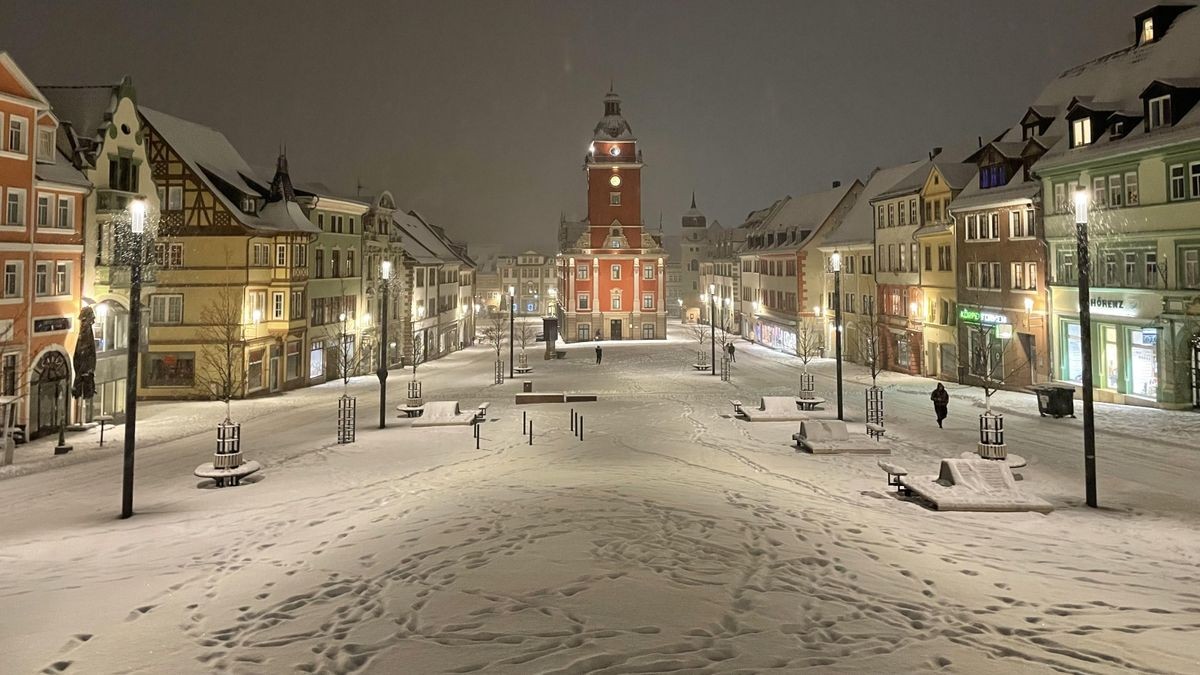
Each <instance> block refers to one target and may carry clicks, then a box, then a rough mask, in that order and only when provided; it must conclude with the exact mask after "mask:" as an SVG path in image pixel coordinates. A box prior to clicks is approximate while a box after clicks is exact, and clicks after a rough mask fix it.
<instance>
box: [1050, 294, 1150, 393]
mask: <svg viewBox="0 0 1200 675" xmlns="http://www.w3.org/2000/svg"><path fill="white" fill-rule="evenodd" d="M1054 290H1055V293H1054V317H1053V319H1054V330H1055V335H1056V340H1055V342H1056V344H1057V345H1058V349H1057V355H1056V356H1057V359H1056V362H1057V363H1056V373H1055V376H1056V377H1057V379H1059V380H1063V381H1066V382H1071V383H1074V384H1082V382H1083V331H1082V327H1081V326H1080V324H1079V311H1078V306H1079V305H1078V300H1077V299H1078V296H1079V294H1078V291H1075V290H1073V289H1070V290H1069V289H1060V288H1056V289H1054ZM1090 306H1091V313H1092V336H1091V337H1092V383H1093V386H1094V387H1095V400H1097V401H1105V402H1110V403H1132V404H1142V405H1158V404H1160V403H1162V402H1163V397H1162V387H1161V382H1162V380H1163V378H1164V376H1165V375H1166V372H1165V371H1166V370H1167V369H1170V368H1172V367H1173V364H1172V359H1170V358H1169V354H1167V353H1165V352H1164V351H1163V350H1162V345H1163V342H1164V340H1163V338H1164V335H1163V332H1164V325H1163V323H1162V322H1161V321H1160V320H1159V314H1160V311H1161V308H1162V299H1161V296H1159V295H1158V294H1157V293H1154V292H1151V291H1142V292H1139V291H1136V290H1122V291H1093V292H1092V297H1091V303H1090Z"/></svg>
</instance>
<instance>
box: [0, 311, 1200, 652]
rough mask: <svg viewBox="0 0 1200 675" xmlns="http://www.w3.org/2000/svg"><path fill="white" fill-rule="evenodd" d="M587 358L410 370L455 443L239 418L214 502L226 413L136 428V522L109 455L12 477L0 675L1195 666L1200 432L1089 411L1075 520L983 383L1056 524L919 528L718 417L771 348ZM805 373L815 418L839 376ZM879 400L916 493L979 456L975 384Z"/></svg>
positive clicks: (289, 411) (1007, 518)
mask: <svg viewBox="0 0 1200 675" xmlns="http://www.w3.org/2000/svg"><path fill="white" fill-rule="evenodd" d="M673 330H675V329H673ZM679 333H680V335H681V336H682V332H681V331H679ZM603 345H604V348H605V349H604V364H603V365H602V366H599V367H597V366H595V365H594V363H593V361H594V355H593V347H592V345H582V346H572V347H567V350H568V352H569V354H568V358H567V359H565V360H562V361H551V362H545V361H542V360H540V353H535V352H531V356H530V362H531V364H532V365H533V366H534V368H535V371H534V373H533V374H532V375H530V376H529V377H527V378H518V380H517V381H513V382H506V383H505V384H504V385H503V386H501V387H496V386H493V385H491V359H492V358H493V356H492V353H491V352H490V350H489V349H488V348H487V347H476V348H474V349H471V350H468V351H466V352H461V353H458V354H454V355H451V356H450V357H447V358H446V359H443V360H441V361H438V362H435V363H431V364H427V365H426V366H423V367H422V369H421V377H422V380H424V382H425V393H426V398H427V399H440V398H455V399H458V400H460V401H461V402H462V403H463V405H464V407H465V406H467V405H471V406H472V407H473V405H474V404H477V403H478V402H481V401H491V402H492V408H491V414H490V415H489V417H490V418H491V419H490V420H489V422H488V423H487V424H485V425H484V426H483V427H482V429H483V442H482V449H481V450H478V451H477V450H475V446H474V443H473V439H472V438H471V432H470V428H469V427H462V428H444V429H410V428H404V427H403V426H402V424H401V423H400V422H398V421H394V422H393V423H392V426H391V427H389V428H388V429H386V430H378V429H375V428H374V427H375V424H374V422H375V421H376V420H377V419H378V408H377V407H376V405H377V403H376V401H377V398H376V396H377V391H376V389H375V387H374V381H373V378H363V379H361V380H359V381H357V382H355V383H353V384H352V385H351V390H352V391H353V392H355V393H358V394H359V396H360V398H359V415H360V417H359V419H360V425H359V427H360V428H359V440H358V442H357V443H355V444H353V445H350V446H337V445H335V444H334V443H333V440H334V431H335V421H334V420H335V403H334V399H335V398H336V396H337V395H338V394H339V392H340V389H341V388H340V386H331V385H326V386H323V387H319V388H313V389H310V390H306V391H303V392H297V393H295V394H289V395H287V396H284V397H279V398H275V399H264V400H261V401H259V402H247V403H245V404H241V405H240V406H239V409H237V410H235V416H240V418H241V419H243V420H245V422H246V424H245V430H244V436H245V439H246V440H245V449H246V453H247V455H248V456H249V457H250V458H252V459H257V460H259V461H261V462H263V464H264V466H265V468H264V471H263V473H262V478H261V479H260V480H258V481H256V482H254V483H252V484H250V485H244V486H242V487H238V488H231V489H224V490H216V489H211V488H208V487H207V486H206V485H205V484H203V483H201V482H199V481H198V480H197V479H195V478H193V477H192V476H191V470H192V469H193V468H194V467H195V465H197V464H199V463H201V462H203V461H207V459H208V457H209V453H211V448H212V438H211V434H212V432H211V424H212V423H214V422H215V421H216V420H218V419H219V418H220V416H221V415H222V411H221V410H220V408H219V407H214V406H196V405H194V404H191V405H189V404H156V405H154V406H147V407H146V409H147V410H148V411H150V412H148V413H147V415H148V418H147V419H148V420H151V421H148V422H147V426H146V427H145V428H146V429H147V434H148V437H147V442H148V443H150V445H149V447H146V448H145V449H143V450H142V451H141V452H140V453H139V457H138V485H137V495H136V504H137V512H138V515H136V516H135V517H134V518H132V519H130V520H127V521H121V520H117V519H116V518H115V516H116V514H117V512H118V507H119V504H120V472H121V466H120V459H119V451H117V450H109V449H108V447H107V444H106V448H105V450H103V451H97V450H88V449H84V450H77V451H76V453H75V455H76V457H74V458H73V459H72V460H71V461H70V462H69V463H64V464H62V465H61V466H59V465H53V466H51V465H50V464H47V463H45V462H40V463H39V462H38V461H37V458H35V457H30V456H28V455H26V456H24V457H23V458H22V459H23V460H24V461H23V464H24V465H25V466H27V467H30V468H28V469H27V470H25V473H26V475H21V476H17V477H12V478H8V479H6V480H3V481H0V506H2V507H3V509H4V513H6V514H7V516H6V517H5V518H4V519H3V520H2V521H0V571H2V572H3V573H2V574H0V654H3V659H2V665H0V672H4V673H8V672H12V673H36V672H40V671H42V670H43V669H45V670H46V672H52V673H53V672H67V673H73V672H78V673H108V672H122V673H156V674H157V673H212V672H230V673H277V672H278V673H283V672H318V673H354V672H376V673H436V672H457V673H464V672H480V673H592V672H596V673H618V672H621V673H628V672H688V673H716V672H744V673H751V672H763V671H773V672H796V671H802V670H805V669H811V670H813V671H814V672H818V671H819V672H830V671H834V672H883V671H885V670H886V671H894V670H898V671H915V670H921V671H924V670H940V671H944V672H963V673H977V672H997V673H1012V672H1022V673H1024V672H1034V673H1036V672H1052V671H1058V672H1070V673H1075V672H1124V671H1146V672H1179V673H1184V672H1197V671H1198V670H1200V583H1198V582H1200V535H1198V534H1197V532H1198V531H1200V530H1198V525H1200V497H1198V496H1197V495H1198V493H1200V489H1198V488H1197V485H1198V484H1200V450H1198V449H1197V447H1196V445H1197V442H1196V441H1195V439H1196V438H1197V437H1200V434H1198V433H1197V432H1200V416H1197V415H1194V414H1192V413H1171V412H1163V411H1157V410H1144V409H1129V408H1120V407H1115V406H1098V407H1097V409H1098V449H1099V474H1100V500H1101V503H1102V504H1103V506H1104V508H1102V509H1100V510H1092V509H1088V508H1086V507H1082V506H1080V503H1081V501H1082V499H1081V495H1082V492H1083V480H1082V451H1081V449H1080V431H1079V427H1080V423H1079V421H1078V420H1071V419H1063V420H1053V419H1049V418H1047V419H1042V418H1040V417H1038V416H1037V412H1036V404H1035V402H1034V401H1033V399H1032V398H1031V397H1029V396H1026V395H1022V394H1009V393H1005V394H1001V395H999V396H998V397H997V399H998V400H997V401H995V404H996V405H997V406H998V407H999V408H1001V409H1002V410H1003V411H1004V412H1005V413H1006V422H1007V424H1006V426H1007V430H1008V435H1009V437H1008V440H1009V444H1010V447H1011V449H1012V451H1014V452H1019V453H1020V454H1022V455H1024V456H1026V457H1027V458H1029V460H1030V464H1029V466H1028V467H1027V468H1026V469H1023V470H1022V471H1021V473H1022V474H1023V476H1024V481H1023V482H1022V485H1023V487H1024V489H1026V490H1028V491H1030V492H1033V493H1035V494H1038V495H1040V496H1042V497H1044V498H1046V499H1049V500H1050V501H1052V502H1053V503H1054V504H1055V505H1056V507H1057V510H1056V511H1055V512H1054V513H1052V514H1050V515H1048V516H1041V515H1034V514H963V513H937V512H933V511H929V510H926V509H924V508H922V507H920V506H918V505H916V504H912V503H907V502H902V501H899V500H897V499H896V498H895V497H894V496H893V495H892V494H891V493H889V492H888V491H887V490H886V489H885V486H884V476H883V474H882V472H880V471H879V470H878V469H877V468H876V467H875V460H874V458H870V457H843V456H821V457H814V456H810V455H803V454H798V453H796V452H795V451H794V449H793V448H792V447H790V445H789V440H790V439H789V437H790V435H791V433H792V432H793V431H795V427H796V424H795V423H777V424H762V423H760V424H748V423H744V422H739V421H734V420H731V419H729V417H728V412H729V410H730V406H729V404H728V399H730V398H735V397H737V398H741V399H742V400H745V401H749V400H751V399H753V398H754V397H755V396H756V395H761V394H771V393H788V392H791V391H793V390H794V388H795V383H796V379H797V377H796V376H797V373H798V372H799V366H798V364H797V363H796V362H795V360H794V359H791V358H788V357H786V356H783V355H780V354H777V353H774V352H770V351H768V350H766V349H763V348H761V347H757V346H751V345H747V344H742V343H739V350H738V354H737V355H738V362H737V363H736V364H735V366H734V371H733V382H732V383H722V382H720V381H719V378H714V377H712V376H710V375H705V374H698V373H695V372H694V371H693V370H692V369H691V366H690V364H691V362H692V360H694V359H693V352H694V349H693V346H692V345H690V344H687V341H686V338H682V337H681V339H680V340H679V341H675V342H671V343H667V344H654V345H647V344H620V343H614V342H605V343H603ZM539 346H540V345H539ZM815 369H816V371H817V374H818V380H817V386H818V390H819V392H818V393H819V394H820V395H823V396H825V397H826V398H830V399H832V398H833V386H832V379H831V377H830V375H831V373H832V371H833V364H832V363H831V362H828V361H822V362H820V363H818V364H816V366H815ZM848 376H849V380H848V383H847V386H846V396H847V411H848V414H849V415H850V416H852V417H860V416H861V409H862V396H863V394H862V388H863V384H862V383H863V382H865V379H864V374H863V373H862V371H861V370H860V369H857V368H853V367H851V368H849V369H848ZM521 379H530V380H533V381H534V383H535V386H536V387H537V389H538V390H541V391H561V390H568V391H581V392H590V393H597V394H599V395H600V397H601V400H600V401H599V402H596V403H582V404H575V407H576V409H577V410H579V411H582V413H583V414H584V416H585V427H586V440H585V441H582V442H580V441H578V440H575V439H574V438H573V437H572V435H571V433H570V430H569V428H568V425H569V414H568V408H569V406H567V405H539V406H525V407H522V408H517V407H516V406H514V405H513V403H512V394H513V392H515V391H518V390H519V388H520V380H521ZM405 380H406V376H402V375H401V374H399V373H393V374H392V377H391V379H390V380H389V384H390V390H391V393H390V398H391V401H392V405H395V403H398V402H399V400H400V398H401V396H402V392H403V389H404V382H405ZM881 383H882V384H884V385H885V386H886V388H887V412H888V428H889V430H890V431H891V432H892V433H893V434H894V435H895V437H896V438H895V441H894V444H895V448H896V450H895V457H894V459H895V460H896V461H898V462H899V463H901V464H904V465H906V466H908V467H909V469H910V470H914V471H916V472H919V473H921V472H934V471H935V470H936V466H937V459H938V458H940V457H943V456H957V455H958V453H959V452H960V451H962V450H966V449H970V448H971V447H972V446H973V443H974V439H975V434H976V432H975V425H976V414H977V412H978V410H979V409H981V406H982V400H981V395H980V394H979V393H978V392H977V391H973V390H968V389H964V388H959V387H951V395H952V400H951V417H950V419H949V420H948V423H947V429H945V430H939V429H937V428H936V426H935V425H934V423H933V416H932V411H931V409H930V404H929V400H928V392H929V389H930V388H931V385H930V384H929V383H928V382H927V381H924V380H921V379H918V378H909V377H903V376H899V375H887V376H885V377H884V378H882V379H881ZM522 410H525V411H526V412H528V413H529V414H530V415H531V417H532V419H533V420H534V424H535V430H536V433H535V437H534V444H533V445H532V446H530V445H527V439H525V438H523V437H522V436H521V433H520V432H521V422H520V413H521V411H522ZM389 419H391V420H395V418H394V416H393V415H392V414H390V413H389ZM119 435H120V428H118V429H117V436H118V437H119ZM76 447H77V448H80V447H81V445H80V444H79V443H77V444H76ZM89 454H90V455H91V456H88V455H89ZM31 462H34V463H31Z"/></svg>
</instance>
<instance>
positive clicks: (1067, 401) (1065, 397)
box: [1030, 382, 1075, 418]
mask: <svg viewBox="0 0 1200 675" xmlns="http://www.w3.org/2000/svg"><path fill="white" fill-rule="evenodd" d="M1030 389H1031V390H1032V391H1033V393H1035V394H1037V401H1038V413H1039V414H1040V415H1041V416H1042V417H1045V416H1046V415H1051V416H1053V417H1056V418H1058V417H1066V416H1070V417H1074V416H1075V387H1073V386H1072V385H1069V384H1061V383H1057V382H1056V383H1053V384H1039V385H1035V386H1033V387H1030Z"/></svg>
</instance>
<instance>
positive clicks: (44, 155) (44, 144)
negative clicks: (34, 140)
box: [37, 127, 54, 163]
mask: <svg viewBox="0 0 1200 675" xmlns="http://www.w3.org/2000/svg"><path fill="white" fill-rule="evenodd" d="M37 158H38V161H39V162H50V163H53V162H54V130H53V129H46V128H44V127H42V128H39V129H38V145H37Z"/></svg>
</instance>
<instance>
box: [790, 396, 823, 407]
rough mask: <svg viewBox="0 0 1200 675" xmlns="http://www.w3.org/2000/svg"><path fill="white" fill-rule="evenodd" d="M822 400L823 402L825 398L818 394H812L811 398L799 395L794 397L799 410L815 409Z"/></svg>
mask: <svg viewBox="0 0 1200 675" xmlns="http://www.w3.org/2000/svg"><path fill="white" fill-rule="evenodd" d="M824 402H825V399H823V398H821V397H820V396H814V397H812V398H803V397H801V398H798V399H796V405H797V406H798V407H799V408H800V409H801V410H816V409H817V406H819V405H821V404H822V403H824Z"/></svg>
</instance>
